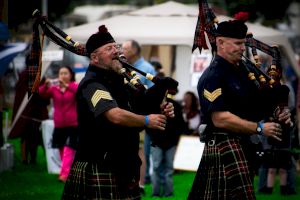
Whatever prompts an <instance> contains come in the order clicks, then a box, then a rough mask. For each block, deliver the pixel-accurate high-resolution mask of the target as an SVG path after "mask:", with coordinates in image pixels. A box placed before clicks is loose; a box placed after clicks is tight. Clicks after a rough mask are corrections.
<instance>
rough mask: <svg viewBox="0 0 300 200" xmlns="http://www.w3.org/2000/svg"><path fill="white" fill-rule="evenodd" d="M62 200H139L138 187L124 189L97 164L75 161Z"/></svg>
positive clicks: (112, 175) (113, 176)
mask: <svg viewBox="0 0 300 200" xmlns="http://www.w3.org/2000/svg"><path fill="white" fill-rule="evenodd" d="M62 199H63V200H79V199H80V200H100V199H101V200H140V199H141V197H140V192H139V187H138V184H137V187H134V188H130V189H129V188H124V186H123V187H121V186H120V185H119V184H117V176H116V175H115V174H114V173H112V172H111V171H110V170H108V169H105V168H104V167H102V166H101V165H100V164H99V163H89V162H79V161H75V162H74V163H73V166H72V168H71V171H70V173H69V176H68V179H67V182H66V184H65V187H64V191H63V195H62Z"/></svg>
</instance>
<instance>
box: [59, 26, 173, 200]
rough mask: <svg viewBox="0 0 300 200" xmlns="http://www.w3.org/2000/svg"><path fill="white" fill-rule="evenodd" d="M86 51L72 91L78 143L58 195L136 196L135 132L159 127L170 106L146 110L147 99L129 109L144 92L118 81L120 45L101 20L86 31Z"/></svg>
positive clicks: (71, 199)
mask: <svg viewBox="0 0 300 200" xmlns="http://www.w3.org/2000/svg"><path fill="white" fill-rule="evenodd" d="M86 51H87V53H88V56H89V58H90V65H89V67H88V69H87V72H86V74H85V77H84V78H83V79H82V81H81V82H80V84H79V87H78V92H77V102H78V107H77V112H78V123H79V125H78V127H79V146H78V150H77V152H76V156H75V161H74V163H73V165H72V169H71V171H70V175H69V177H68V180H67V182H66V184H65V187H64V191H63V195H62V199H64V200H75V199H80V200H81V199H94V200H100V199H111V200H113V199H115V200H120V199H128V200H133V199H136V200H138V199H141V193H140V187H139V180H140V164H141V160H140V158H139V154H138V151H139V132H140V131H141V130H142V129H144V128H145V127H147V128H151V129H158V130H165V127H166V122H167V118H169V117H171V118H172V117H174V106H173V104H172V103H163V104H162V105H161V106H160V105H156V106H157V108H158V109H159V110H160V111H161V113H160V114H149V113H148V112H147V111H144V109H145V110H146V109H147V104H148V105H149V104H151V101H150V100H149V102H143V103H146V106H143V107H142V108H141V109H142V110H135V111H134V110H133V108H136V106H135V105H134V104H135V103H138V102H136V98H140V97H144V95H146V94H145V93H142V94H141V93H139V94H137V93H136V92H135V91H133V89H132V87H129V86H128V84H124V76H123V75H122V74H119V71H120V69H121V68H122V65H121V63H120V62H119V54H120V51H119V49H118V48H117V44H116V42H115V40H114V39H113V37H112V36H111V34H110V33H109V32H108V30H107V28H106V27H105V25H101V26H100V27H99V28H98V32H97V33H95V34H93V35H91V36H90V37H89V39H88V40H87V42H86ZM136 95H137V96H136ZM139 95H141V96H139ZM143 111H144V112H145V113H142V112H143ZM137 113H141V114H137ZM162 134H163V133H162Z"/></svg>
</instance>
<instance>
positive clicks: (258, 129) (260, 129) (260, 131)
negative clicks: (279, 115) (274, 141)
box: [256, 122, 264, 135]
mask: <svg viewBox="0 0 300 200" xmlns="http://www.w3.org/2000/svg"><path fill="white" fill-rule="evenodd" d="M263 129H264V124H263V123H262V122H257V127H256V132H257V133H258V134H259V135H263Z"/></svg>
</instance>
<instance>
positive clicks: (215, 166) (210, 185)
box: [188, 135, 256, 200]
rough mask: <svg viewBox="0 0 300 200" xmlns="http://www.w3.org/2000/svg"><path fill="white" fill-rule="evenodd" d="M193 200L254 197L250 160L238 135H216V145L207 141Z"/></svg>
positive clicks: (192, 196)
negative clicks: (246, 156) (234, 136)
mask: <svg viewBox="0 0 300 200" xmlns="http://www.w3.org/2000/svg"><path fill="white" fill-rule="evenodd" d="M188 199H189V200H196V199H206V200H240V199H243V200H247V199H248V200H249V199H251V200H253V199H256V198H255V195H254V189H253V183H252V180H251V176H250V171H249V166H248V162H247V160H246V158H245V154H244V152H243V150H242V148H241V145H240V141H239V139H238V138H230V137H229V136H224V135H216V136H215V144H214V145H208V144H205V148H204V152H203V156H202V159H201V162H200V165H199V168H198V171H197V174H196V176H195V179H194V183H193V186H192V189H191V191H190V194H189V196H188Z"/></svg>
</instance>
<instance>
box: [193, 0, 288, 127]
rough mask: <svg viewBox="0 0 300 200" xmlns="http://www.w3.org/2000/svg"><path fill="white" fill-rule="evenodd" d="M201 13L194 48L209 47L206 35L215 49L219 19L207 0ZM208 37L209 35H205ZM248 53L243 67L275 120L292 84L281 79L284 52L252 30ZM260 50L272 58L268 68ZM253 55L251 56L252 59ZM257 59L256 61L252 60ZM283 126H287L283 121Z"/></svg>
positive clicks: (202, 2)
mask: <svg viewBox="0 0 300 200" xmlns="http://www.w3.org/2000/svg"><path fill="white" fill-rule="evenodd" d="M198 4H199V15H198V21H197V25H196V29H195V35H194V43H193V48H192V51H194V50H195V49H197V48H198V49H199V51H200V53H201V50H202V49H209V47H208V45H207V39H208V41H209V43H210V46H211V50H212V53H213V54H215V53H216V30H217V27H218V23H219V21H218V19H217V17H216V15H215V14H214V13H213V11H212V9H211V8H210V7H209V5H208V3H207V1H206V0H198ZM247 19H248V13H246V12H240V13H238V14H236V15H235V20H242V21H244V22H245V21H246V20H247ZM206 37H207V39H206ZM245 46H246V53H245V54H246V55H243V59H242V65H241V66H242V67H243V68H244V70H245V71H246V73H245V74H246V76H247V77H248V79H249V80H251V81H252V82H253V83H254V84H255V85H256V87H257V88H258V90H261V91H262V92H261V93H263V94H264V96H265V97H266V98H265V99H264V101H265V102H266V107H268V108H269V111H268V112H269V113H270V115H271V117H272V118H273V119H272V120H275V121H276V120H277V116H276V113H277V111H278V110H279V109H282V108H284V107H287V105H288V95H289V88H288V87H287V86H286V85H284V84H282V83H281V80H282V72H283V70H282V66H281V55H280V51H279V48H278V47H277V46H270V45H268V44H266V43H264V42H262V41H259V40H257V39H255V38H254V37H253V34H252V33H248V34H247V36H246V41H245ZM257 50H260V51H261V52H263V53H265V54H266V55H268V56H269V57H270V58H272V61H271V63H270V65H269V66H268V67H267V69H263V68H262V67H261V63H260V57H259V55H258V52H257ZM251 56H252V59H251ZM253 60H254V61H253ZM282 126H286V125H283V124H282Z"/></svg>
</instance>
